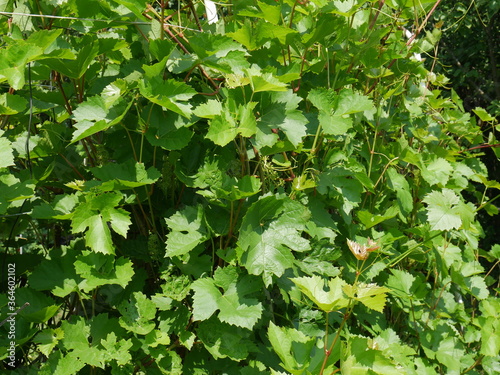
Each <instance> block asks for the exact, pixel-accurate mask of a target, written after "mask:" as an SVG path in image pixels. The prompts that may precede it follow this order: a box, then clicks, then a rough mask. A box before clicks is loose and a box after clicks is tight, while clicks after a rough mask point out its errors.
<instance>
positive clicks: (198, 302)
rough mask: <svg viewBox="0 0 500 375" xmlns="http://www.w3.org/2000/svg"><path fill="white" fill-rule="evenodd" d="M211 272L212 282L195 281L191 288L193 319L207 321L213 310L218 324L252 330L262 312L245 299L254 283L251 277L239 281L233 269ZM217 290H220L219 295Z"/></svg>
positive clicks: (259, 304) (251, 300)
mask: <svg viewBox="0 0 500 375" xmlns="http://www.w3.org/2000/svg"><path fill="white" fill-rule="evenodd" d="M226 268H227V269H226V270H224V269H221V268H218V269H217V270H216V271H215V274H214V279H212V278H203V279H198V280H196V281H194V282H193V284H191V288H192V289H193V290H194V292H195V294H194V297H193V301H194V303H193V307H194V308H193V318H194V319H195V320H207V319H208V318H210V317H211V316H212V315H213V314H214V313H215V312H216V311H217V310H220V312H219V314H218V317H219V319H220V320H221V321H222V322H225V323H228V324H231V325H235V326H237V327H244V328H248V329H252V328H253V326H254V325H255V324H256V323H257V321H258V320H259V319H260V317H261V315H262V311H263V307H262V304H261V303H260V302H257V300H256V299H253V298H246V297H245V295H246V294H248V293H250V292H254V291H255V290H257V289H256V288H255V290H252V288H254V287H253V286H254V285H258V283H255V280H254V279H253V278H252V277H251V276H245V277H241V278H240V277H239V276H238V274H237V273H236V269H235V268H232V267H226ZM219 288H222V289H223V290H224V293H221V291H220V290H219Z"/></svg>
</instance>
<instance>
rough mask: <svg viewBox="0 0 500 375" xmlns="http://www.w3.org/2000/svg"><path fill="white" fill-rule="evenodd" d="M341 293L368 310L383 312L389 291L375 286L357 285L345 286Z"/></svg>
mask: <svg viewBox="0 0 500 375" xmlns="http://www.w3.org/2000/svg"><path fill="white" fill-rule="evenodd" d="M343 291H344V293H345V294H346V295H347V296H348V297H350V298H353V299H355V300H356V301H359V302H361V303H362V304H363V305H365V306H366V307H368V308H369V309H372V310H375V311H378V312H383V311H384V306H385V302H386V299H387V293H388V292H390V291H391V290H390V289H389V288H386V287H383V286H378V285H376V284H358V285H345V286H344V287H343Z"/></svg>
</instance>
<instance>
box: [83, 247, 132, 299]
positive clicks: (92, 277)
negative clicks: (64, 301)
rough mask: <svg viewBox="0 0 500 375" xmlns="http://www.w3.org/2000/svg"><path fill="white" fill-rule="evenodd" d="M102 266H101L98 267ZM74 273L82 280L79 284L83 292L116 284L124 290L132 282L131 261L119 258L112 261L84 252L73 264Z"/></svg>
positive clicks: (102, 255) (100, 255)
mask: <svg viewBox="0 0 500 375" xmlns="http://www.w3.org/2000/svg"><path fill="white" fill-rule="evenodd" d="M100 264H103V266H101V267H100V266H99V265H100ZM74 269H75V271H76V273H77V274H78V275H79V276H80V277H81V278H82V279H83V281H82V282H80V284H79V288H81V289H82V290H83V291H85V292H89V291H91V290H93V289H95V288H97V287H99V286H101V285H109V284H117V285H120V286H121V287H122V288H125V287H126V286H127V285H128V283H129V282H130V281H131V280H132V276H133V275H134V270H133V267H132V261H131V260H130V259H125V258H123V257H120V258H118V259H116V261H113V260H111V259H110V258H109V256H108V255H104V254H100V253H93V252H89V251H84V252H83V254H82V255H79V256H78V257H77V260H76V261H75V262H74Z"/></svg>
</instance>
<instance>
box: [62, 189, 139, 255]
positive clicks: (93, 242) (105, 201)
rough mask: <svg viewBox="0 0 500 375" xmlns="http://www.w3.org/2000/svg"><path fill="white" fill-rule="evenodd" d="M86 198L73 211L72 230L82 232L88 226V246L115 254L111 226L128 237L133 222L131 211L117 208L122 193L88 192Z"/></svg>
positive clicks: (86, 236)
mask: <svg viewBox="0 0 500 375" xmlns="http://www.w3.org/2000/svg"><path fill="white" fill-rule="evenodd" d="M85 199H86V202H84V203H81V204H80V205H79V206H78V207H77V208H76V209H75V211H74V212H73V216H72V219H71V227H72V232H73V233H80V232H84V231H85V230H86V229H87V228H88V230H87V231H86V233H85V241H86V243H87V246H89V247H90V248H91V249H92V250H93V251H96V252H100V253H104V254H114V252H115V249H114V245H113V241H112V239H111V232H110V228H112V229H113V230H114V231H115V232H116V233H118V234H119V235H121V236H123V237H126V235H127V231H128V227H129V226H130V224H131V221H130V215H129V213H128V212H127V211H125V210H124V209H121V208H115V207H116V206H117V205H118V204H119V202H120V201H121V199H122V195H121V194H119V193H117V192H110V193H104V194H101V195H97V196H92V195H90V194H88V195H86V196H85ZM108 223H109V225H108Z"/></svg>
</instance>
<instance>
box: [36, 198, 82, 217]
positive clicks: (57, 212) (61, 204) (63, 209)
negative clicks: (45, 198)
mask: <svg viewBox="0 0 500 375" xmlns="http://www.w3.org/2000/svg"><path fill="white" fill-rule="evenodd" d="M79 196H80V194H79V193H77V194H68V195H59V196H56V197H55V198H54V200H53V202H52V203H51V204H48V203H42V204H40V205H38V206H35V207H33V213H32V216H33V217H34V218H36V219H58V220H65V219H70V218H71V215H72V212H73V209H74V208H75V206H76V205H77V204H78V200H79Z"/></svg>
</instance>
